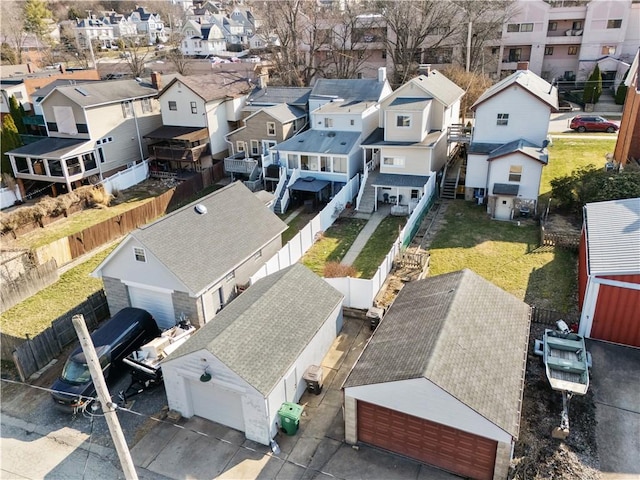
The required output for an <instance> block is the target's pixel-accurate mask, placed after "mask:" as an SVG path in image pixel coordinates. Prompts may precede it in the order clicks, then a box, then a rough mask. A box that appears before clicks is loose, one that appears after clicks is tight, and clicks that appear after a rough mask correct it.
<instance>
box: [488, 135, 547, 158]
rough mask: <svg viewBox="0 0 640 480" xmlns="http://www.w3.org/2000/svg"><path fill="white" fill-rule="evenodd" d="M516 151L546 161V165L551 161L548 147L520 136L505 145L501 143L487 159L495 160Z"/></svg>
mask: <svg viewBox="0 0 640 480" xmlns="http://www.w3.org/2000/svg"><path fill="white" fill-rule="evenodd" d="M515 152H520V153H522V154H524V155H526V156H528V157H531V158H533V159H534V160H538V161H539V162H541V163H544V164H545V165H546V164H547V163H549V155H548V153H547V149H546V148H543V147H542V146H540V145H536V144H535V143H531V142H529V141H528V140H525V139H524V138H519V139H518V140H514V141H512V142H509V143H505V144H504V145H500V146H499V147H498V148H496V149H494V150H491V152H489V157H488V158H487V160H493V159H496V158H499V157H503V156H505V155H509V154H510V153H515Z"/></svg>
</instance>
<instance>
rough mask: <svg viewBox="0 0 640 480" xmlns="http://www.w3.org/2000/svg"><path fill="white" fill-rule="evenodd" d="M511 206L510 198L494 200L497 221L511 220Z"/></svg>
mask: <svg viewBox="0 0 640 480" xmlns="http://www.w3.org/2000/svg"><path fill="white" fill-rule="evenodd" d="M512 206H513V200H512V199H511V198H510V197H498V198H497V199H496V214H495V218H496V219H497V220H511V207H512Z"/></svg>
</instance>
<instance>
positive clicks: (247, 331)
mask: <svg viewBox="0 0 640 480" xmlns="http://www.w3.org/2000/svg"><path fill="white" fill-rule="evenodd" d="M342 300H343V295H342V294H341V293H340V292H338V291H337V290H335V289H334V288H333V287H331V286H330V285H329V284H328V283H327V282H325V281H324V280H323V279H322V278H320V277H319V276H317V275H316V274H315V273H313V272H312V271H311V270H309V269H307V268H306V267H304V266H303V265H300V264H296V265H293V266H291V267H289V268H286V269H284V270H281V271H279V272H277V273H274V274H273V275H269V276H267V277H265V278H263V279H261V280H259V281H258V282H256V283H255V284H254V285H252V286H251V287H249V288H248V289H247V290H246V291H245V292H243V293H242V294H241V295H240V296H238V297H237V298H236V299H235V300H234V301H233V302H231V303H230V304H229V305H228V306H227V307H225V308H224V309H223V310H222V311H221V312H220V313H219V314H218V315H217V316H216V317H215V319H214V320H213V321H211V322H209V323H207V324H206V325H205V326H204V327H202V328H201V329H200V330H199V331H198V332H196V334H194V335H193V336H192V337H191V338H190V339H189V340H187V342H185V343H184V344H183V345H181V346H180V347H179V348H178V349H177V350H176V351H175V352H173V353H172V354H171V355H170V356H169V357H167V359H166V360H165V361H164V362H163V364H162V371H163V375H164V385H165V389H166V392H167V400H168V403H169V408H171V409H173V410H176V411H178V412H180V413H181V414H182V415H183V416H184V417H192V416H194V415H197V416H200V417H203V418H206V419H209V420H211V421H214V422H217V423H221V424H223V425H227V426H229V427H232V428H235V429H237V430H240V431H243V432H245V435H246V437H247V438H248V439H249V440H253V441H255V442H258V443H261V444H264V445H269V442H270V440H271V439H272V438H273V437H274V436H275V435H276V433H277V432H278V425H277V423H276V422H277V421H278V415H277V413H278V409H279V408H280V407H281V405H282V404H283V403H284V402H297V401H298V400H299V399H300V397H301V396H302V394H303V393H304V390H305V387H306V382H305V381H304V380H303V378H302V376H303V374H304V372H305V370H306V369H307V368H308V367H309V366H310V365H320V363H321V362H322V359H323V358H324V356H325V355H326V353H327V352H328V351H329V348H330V347H331V344H332V343H333V341H334V340H335V338H336V336H337V335H338V332H340V330H341V329H342Z"/></svg>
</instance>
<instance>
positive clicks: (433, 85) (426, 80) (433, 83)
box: [411, 70, 464, 106]
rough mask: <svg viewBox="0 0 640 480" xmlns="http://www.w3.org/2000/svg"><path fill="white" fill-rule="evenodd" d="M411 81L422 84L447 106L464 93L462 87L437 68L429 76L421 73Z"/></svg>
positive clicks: (422, 86)
mask: <svg viewBox="0 0 640 480" xmlns="http://www.w3.org/2000/svg"><path fill="white" fill-rule="evenodd" d="M411 82H412V83H414V84H415V85H418V86H420V88H422V89H424V90H425V91H426V92H428V93H429V94H430V95H432V96H433V97H434V98H436V99H437V100H438V101H440V102H442V103H444V104H445V105H447V106H451V105H453V104H454V103H455V102H456V101H458V100H459V99H460V98H461V97H462V95H464V90H463V89H462V88H460V87H459V86H458V85H456V84H455V83H453V82H452V81H451V80H449V79H448V78H447V77H445V76H444V75H443V74H442V73H440V72H439V71H437V70H432V71H431V73H429V75H428V76H427V75H420V76H418V77H416V78H413V79H411Z"/></svg>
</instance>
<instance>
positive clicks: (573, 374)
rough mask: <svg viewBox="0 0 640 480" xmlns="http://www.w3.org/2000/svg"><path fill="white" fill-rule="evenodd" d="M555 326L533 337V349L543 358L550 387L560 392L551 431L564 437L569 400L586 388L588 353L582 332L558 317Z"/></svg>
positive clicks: (589, 364)
mask: <svg viewBox="0 0 640 480" xmlns="http://www.w3.org/2000/svg"><path fill="white" fill-rule="evenodd" d="M556 326H557V329H556V330H552V329H545V331H544V336H543V338H542V340H536V341H535V353H536V354H537V355H540V356H542V358H543V361H544V366H545V371H546V374H547V379H548V380H549V384H550V385H551V388H552V389H553V390H556V391H559V392H562V417H561V422H560V427H559V428H555V429H554V430H553V432H552V435H553V437H555V438H562V439H564V438H566V437H567V436H568V435H569V400H570V399H571V397H572V396H573V395H584V394H586V393H587V390H588V389H589V368H590V367H591V355H590V354H589V352H587V348H586V346H585V342H584V337H583V336H582V335H578V334H577V333H574V332H572V331H570V330H569V327H568V326H567V324H566V323H565V322H564V321H562V320H559V321H558V322H556Z"/></svg>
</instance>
